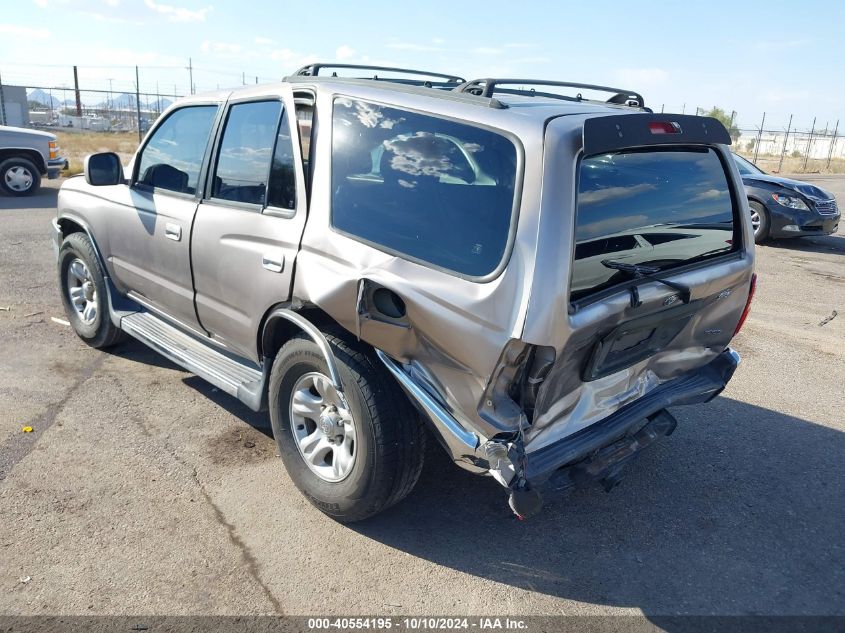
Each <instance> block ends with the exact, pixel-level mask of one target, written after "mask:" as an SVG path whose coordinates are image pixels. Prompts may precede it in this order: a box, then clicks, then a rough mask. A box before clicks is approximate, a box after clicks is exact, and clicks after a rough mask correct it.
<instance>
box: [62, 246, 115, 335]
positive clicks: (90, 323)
mask: <svg viewBox="0 0 845 633" xmlns="http://www.w3.org/2000/svg"><path fill="white" fill-rule="evenodd" d="M59 287H60V289H61V294H62V304H63V305H64V307H65V314H67V318H68V321H70V325H71V327H73V329H74V331H75V332H76V334H77V335H78V336H79V338H81V339H82V340H83V341H85V342H86V343H88V345H90V346H91V347H95V348H97V349H104V348H106V347H110V346H112V345H114V344H115V343H117V342H118V341H119V340H120V339H121V334H122V333H121V331H120V330H119V329H118V328H117V327H115V326H114V324H113V323H112V322H111V318H110V316H109V310H108V288H107V286H106V280H105V277H104V275H103V271H102V269H101V268H100V263H99V260H98V259H97V255H96V253H95V251H94V245H93V244H92V243H91V240H90V239H89V238H88V236H87V235H86V234H85V233H71V234H70V235H68V236H67V237H66V238H65V239H64V241H63V242H62V246H61V248H60V249H59Z"/></svg>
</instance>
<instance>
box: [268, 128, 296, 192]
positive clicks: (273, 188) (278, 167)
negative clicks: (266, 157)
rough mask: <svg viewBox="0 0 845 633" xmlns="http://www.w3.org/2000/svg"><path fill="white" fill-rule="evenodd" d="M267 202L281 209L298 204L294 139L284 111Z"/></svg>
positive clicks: (274, 153) (277, 138) (277, 137)
mask: <svg viewBox="0 0 845 633" xmlns="http://www.w3.org/2000/svg"><path fill="white" fill-rule="evenodd" d="M267 204H268V205H269V206H271V207H278V208H280V209H293V208H294V206H296V176H295V175H294V170H293V141H292V140H291V138H290V125H289V124H288V113H287V112H284V113H282V124H281V126H280V127H279V134H278V135H277V136H276V149H275V150H274V151H273V164H272V167H271V170H270V190H269V191H268V193H267Z"/></svg>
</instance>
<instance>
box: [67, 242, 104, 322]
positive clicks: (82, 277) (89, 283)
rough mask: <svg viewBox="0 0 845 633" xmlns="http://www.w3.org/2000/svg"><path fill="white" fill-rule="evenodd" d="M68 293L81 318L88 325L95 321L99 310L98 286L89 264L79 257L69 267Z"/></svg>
mask: <svg viewBox="0 0 845 633" xmlns="http://www.w3.org/2000/svg"><path fill="white" fill-rule="evenodd" d="M67 293H68V297H70V303H71V305H72V306H73V309H74V310H76V314H77V316H78V317H79V318H80V320H81V321H82V322H83V323H85V324H87V325H90V324H91V323H93V322H94V320H95V319H96V318H97V313H98V311H99V302H98V300H97V287H96V286H95V285H94V280H93V279H92V278H91V273H90V272H89V270H88V266H86V265H85V262H83V261H82V260H81V259H79V258H78V257H77V258H76V259H74V260H73V261H72V262H71V263H70V266H68V269H67Z"/></svg>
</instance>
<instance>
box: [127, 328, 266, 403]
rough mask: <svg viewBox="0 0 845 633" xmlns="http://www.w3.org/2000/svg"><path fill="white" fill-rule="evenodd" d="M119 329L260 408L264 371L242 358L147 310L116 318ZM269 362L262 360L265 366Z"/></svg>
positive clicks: (245, 401) (225, 390)
mask: <svg viewBox="0 0 845 633" xmlns="http://www.w3.org/2000/svg"><path fill="white" fill-rule="evenodd" d="M120 329H122V330H123V331H124V332H126V333H127V334H129V335H130V336H131V337H133V338H136V339H138V340H139V341H141V342H142V343H143V344H144V345H146V346H147V347H150V348H151V349H153V350H155V351H156V352H158V353H159V354H161V355H162V356H164V357H165V358H168V359H170V360H171V361H173V362H174V363H176V364H177V365H179V366H181V367H184V368H185V369H187V370H188V371H190V372H192V373H194V374H196V375H197V376H199V377H200V378H203V379H205V380H207V381H208V382H210V383H211V384H212V385H214V386H215V387H217V388H218V389H220V390H222V391H224V392H226V393H228V394H229V395H231V396H235V397H236V398H238V400H240V401H241V402H243V403H244V404H246V405H247V406H248V407H249V408H250V409H252V410H253V411H260V410H261V409H262V408H263V404H264V402H263V400H264V397H263V396H264V384H265V381H266V375H265V373H264V372H262V370H261V369H260V368H258V366H256V365H254V364H252V363H250V362H249V361H247V360H246V359H243V360H238V359H236V358H233V357H232V356H230V355H227V354H224V353H222V352H219V351H217V350H216V349H214V348H212V347H211V346H210V345H208V344H207V343H205V342H203V341H201V340H199V339H197V338H195V337H193V336H191V335H189V334H186V333H185V332H183V331H181V330H179V329H178V328H176V327H174V326H172V325H170V324H169V323H167V322H165V321H163V320H162V319H160V318H158V317H156V316H154V315H153V314H150V313H149V312H135V313H133V314H129V315H127V316H124V317H122V318H121V319H120ZM267 365H269V363H265V366H267Z"/></svg>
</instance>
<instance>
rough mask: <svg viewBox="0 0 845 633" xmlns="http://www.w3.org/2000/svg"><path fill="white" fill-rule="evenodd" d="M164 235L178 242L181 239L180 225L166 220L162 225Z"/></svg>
mask: <svg viewBox="0 0 845 633" xmlns="http://www.w3.org/2000/svg"><path fill="white" fill-rule="evenodd" d="M164 237H166V238H167V239H169V240H173V241H174V242H178V241H179V240H181V239H182V227H181V226H179V225H178V224H172V223H170V222H168V223H167V224H165V225H164Z"/></svg>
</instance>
